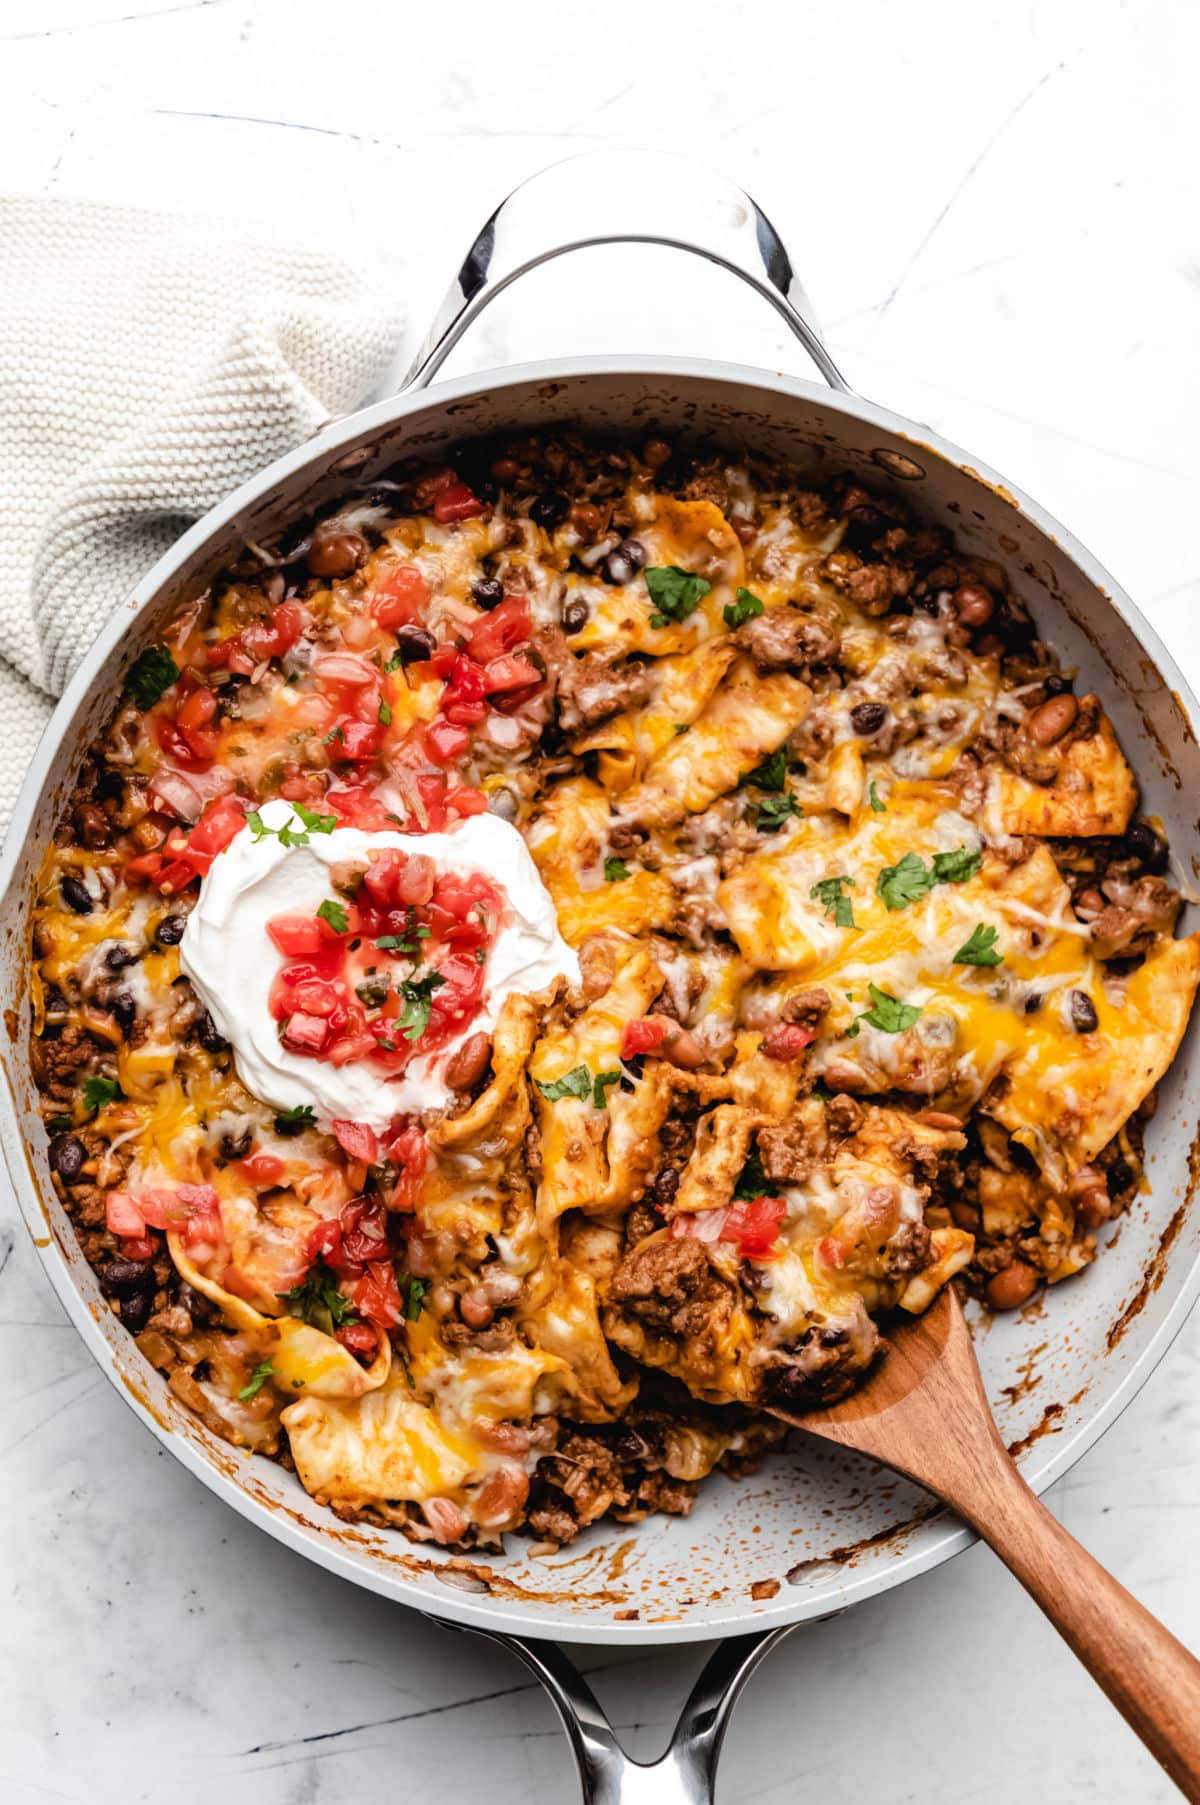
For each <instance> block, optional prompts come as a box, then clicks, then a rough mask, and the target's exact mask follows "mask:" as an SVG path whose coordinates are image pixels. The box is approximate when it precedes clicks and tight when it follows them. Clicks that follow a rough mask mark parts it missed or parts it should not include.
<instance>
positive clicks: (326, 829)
mask: <svg viewBox="0 0 1200 1805" xmlns="http://www.w3.org/2000/svg"><path fill="white" fill-rule="evenodd" d="M292 808H293V810H294V813H293V814H292V815H291V816H290V817H289V819H288V820H286V821H285V822H284V824H283V826H282V827H268V826H267V824H266V822H265V821H264V820H263V818H262V816H261V815H260V814H259V812H258V810H257V809H254V810H253V811H252V813H250V814H249V815H247V816H246V822H247V825H248V826H249V829H250V832H251V833H252V834H253V836H254V842H255V845H257V844H258V842H259V841H260V840H266V839H269V838H270V836H271V835H272V834H274V835H276V836H277V837H278V839H279V844H280V845H281V846H289V847H290V846H307V845H308V837H309V835H310V834H331V833H332V832H333V830H334V828H335V827H336V826H337V821H338V818H337V816H336V815H318V814H316V813H315V812H314V811H313V810H312V809H308V808H305V806H304V804H303V803H302V802H293V804H292Z"/></svg>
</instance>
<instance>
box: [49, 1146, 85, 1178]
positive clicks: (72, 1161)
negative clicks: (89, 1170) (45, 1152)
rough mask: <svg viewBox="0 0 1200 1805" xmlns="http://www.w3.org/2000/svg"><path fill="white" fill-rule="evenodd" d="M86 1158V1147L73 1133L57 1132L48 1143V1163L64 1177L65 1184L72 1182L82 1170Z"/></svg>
mask: <svg viewBox="0 0 1200 1805" xmlns="http://www.w3.org/2000/svg"><path fill="white" fill-rule="evenodd" d="M86 1158H87V1148H86V1147H85V1146H84V1144H83V1142H82V1141H81V1140H79V1139H78V1138H77V1136H75V1135H73V1134H58V1135H55V1137H54V1139H53V1140H52V1141H51V1143H50V1164H51V1165H52V1166H53V1168H54V1170H55V1171H56V1172H57V1173H58V1176H59V1177H60V1178H62V1179H65V1180H66V1182H67V1184H69V1185H70V1184H74V1183H75V1180H76V1179H77V1178H78V1177H79V1174H80V1173H81V1172H82V1171H83V1162H84V1160H85V1159H86Z"/></svg>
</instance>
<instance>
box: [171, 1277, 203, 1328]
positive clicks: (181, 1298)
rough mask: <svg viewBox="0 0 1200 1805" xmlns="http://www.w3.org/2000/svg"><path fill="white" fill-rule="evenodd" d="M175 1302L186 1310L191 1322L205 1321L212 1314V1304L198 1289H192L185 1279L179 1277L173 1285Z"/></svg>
mask: <svg viewBox="0 0 1200 1805" xmlns="http://www.w3.org/2000/svg"><path fill="white" fill-rule="evenodd" d="M175 1302H176V1303H177V1304H179V1305H180V1306H181V1308H183V1309H184V1310H186V1311H187V1313H188V1315H189V1316H190V1317H191V1319H192V1321H193V1322H207V1320H208V1318H209V1317H210V1316H211V1315H212V1305H211V1304H210V1303H209V1301H208V1299H207V1298H206V1297H205V1296H204V1295H203V1293H202V1292H200V1291H193V1290H192V1287H191V1286H190V1285H189V1284H188V1282H187V1280H186V1279H180V1281H179V1283H178V1284H177V1285H176V1287H175Z"/></svg>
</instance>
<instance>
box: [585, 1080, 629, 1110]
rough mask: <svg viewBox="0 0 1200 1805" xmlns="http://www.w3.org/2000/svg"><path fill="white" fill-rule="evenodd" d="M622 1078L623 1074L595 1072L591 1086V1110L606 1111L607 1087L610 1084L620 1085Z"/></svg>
mask: <svg viewBox="0 0 1200 1805" xmlns="http://www.w3.org/2000/svg"><path fill="white" fill-rule="evenodd" d="M622 1076H623V1074H622V1073H621V1072H597V1073H596V1076H595V1079H594V1081H593V1084H592V1108H593V1109H607V1108H608V1087H609V1085H610V1084H620V1082H621V1078H622Z"/></svg>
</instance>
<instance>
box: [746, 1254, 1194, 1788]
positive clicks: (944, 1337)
mask: <svg viewBox="0 0 1200 1805" xmlns="http://www.w3.org/2000/svg"><path fill="white" fill-rule="evenodd" d="M889 1343H890V1345H889V1350H888V1353H887V1355H886V1357H885V1358H884V1359H883V1360H882V1361H880V1363H879V1366H878V1367H877V1368H876V1370H875V1371H874V1373H873V1374H872V1375H871V1376H870V1377H869V1378H868V1379H867V1381H866V1383H865V1384H864V1385H863V1386H861V1387H860V1389H859V1390H858V1391H855V1392H852V1393H851V1395H850V1396H849V1397H848V1398H846V1399H844V1400H843V1401H842V1402H841V1403H840V1404H834V1405H833V1406H831V1407H830V1408H829V1409H827V1410H814V1411H811V1412H810V1413H809V1414H808V1415H805V1416H791V1415H789V1414H788V1412H787V1411H784V1410H777V1411H775V1412H773V1414H774V1415H775V1416H780V1417H782V1418H783V1419H784V1421H785V1422H788V1423H793V1424H794V1425H795V1426H796V1428H798V1429H804V1430H805V1431H807V1433H808V1434H809V1435H819V1436H821V1437H822V1439H823V1440H825V1441H831V1442H838V1443H840V1444H841V1446H842V1447H845V1448H854V1449H857V1451H858V1452H859V1453H860V1454H869V1455H870V1456H871V1458H872V1459H873V1460H878V1461H881V1462H882V1463H883V1465H884V1466H888V1467H894V1468H895V1470H896V1471H897V1472H898V1473H904V1474H905V1475H906V1476H907V1477H908V1478H909V1479H915V1480H916V1481H917V1483H918V1484H919V1485H923V1486H925V1487H927V1488H928V1490H929V1491H931V1492H934V1493H936V1494H937V1496H938V1497H939V1498H941V1499H943V1500H944V1502H945V1503H947V1504H949V1505H950V1506H951V1507H952V1508H953V1509H954V1510H955V1511H957V1513H958V1515H959V1516H960V1517H962V1518H963V1519H964V1520H965V1521H966V1522H968V1523H969V1524H970V1525H971V1527H972V1528H973V1529H975V1530H977V1531H978V1532H979V1534H980V1535H981V1536H982V1537H983V1539H984V1541H985V1542H987V1543H988V1545H989V1546H990V1547H991V1548H992V1549H993V1550H994V1552H995V1553H996V1554H998V1555H999V1556H1000V1559H1001V1560H1002V1561H1003V1562H1004V1564H1005V1566H1006V1567H1007V1568H1008V1569H1009V1571H1010V1572H1011V1573H1014V1574H1015V1575H1016V1577H1017V1578H1018V1579H1019V1580H1020V1582H1021V1584H1022V1585H1023V1586H1024V1588H1025V1590H1026V1591H1027V1592H1028V1593H1029V1595H1030V1597H1031V1598H1032V1599H1033V1600H1034V1602H1035V1604H1037V1605H1039V1606H1040V1608H1041V1609H1042V1610H1043V1611H1044V1612H1045V1614H1046V1616H1047V1617H1048V1618H1049V1619H1050V1621H1051V1623H1052V1624H1053V1625H1054V1627H1055V1629H1056V1630H1058V1632H1059V1634H1060V1635H1062V1636H1064V1637H1065V1638H1066V1640H1067V1641H1068V1642H1069V1643H1070V1645H1071V1647H1072V1648H1073V1649H1074V1651H1075V1653H1076V1654H1077V1655H1078V1656H1079V1659H1080V1660H1081V1661H1082V1662H1083V1664H1084V1666H1085V1667H1086V1668H1087V1669H1088V1671H1089V1672H1090V1673H1091V1675H1092V1677H1093V1679H1095V1680H1098V1681H1099V1683H1100V1685H1101V1686H1102V1687H1103V1688H1104V1690H1105V1692H1107V1694H1108V1696H1109V1698H1110V1699H1111V1700H1112V1702H1113V1704H1114V1705H1115V1706H1116V1707H1117V1709H1118V1711H1120V1712H1121V1714H1122V1716H1123V1717H1124V1718H1125V1720H1126V1722H1127V1723H1128V1724H1129V1725H1130V1726H1131V1728H1132V1729H1133V1730H1135V1731H1136V1733H1137V1734H1138V1735H1139V1736H1140V1737H1141V1739H1142V1741H1143V1742H1144V1743H1145V1744H1146V1747H1147V1748H1148V1749H1149V1750H1150V1752H1151V1754H1152V1755H1154V1756H1155V1757H1156V1758H1157V1759H1158V1760H1159V1761H1161V1763H1162V1765H1163V1766H1164V1767H1165V1768H1166V1770H1167V1772H1168V1774H1170V1776H1171V1778H1172V1780H1174V1782H1175V1784H1176V1785H1177V1786H1178V1787H1179V1789H1180V1791H1181V1792H1182V1793H1183V1794H1184V1795H1185V1797H1187V1798H1188V1799H1190V1800H1192V1801H1193V1805H1200V1661H1197V1660H1196V1658H1195V1657H1194V1656H1193V1655H1191V1654H1189V1653H1188V1651H1187V1649H1186V1648H1184V1646H1183V1644H1182V1643H1181V1642H1177V1641H1176V1639H1175V1637H1174V1636H1173V1635H1172V1634H1171V1633H1170V1631H1169V1630H1167V1629H1164V1628H1163V1626H1162V1624H1161V1623H1159V1621H1158V1619H1157V1618H1156V1617H1152V1616H1151V1615H1150V1612H1149V1611H1147V1610H1146V1609H1145V1607H1144V1606H1143V1605H1140V1604H1139V1603H1138V1601H1137V1599H1136V1598H1134V1597H1133V1596H1132V1595H1131V1594H1130V1593H1129V1592H1127V1591H1126V1590H1125V1588H1124V1586H1121V1585H1118V1584H1117V1581H1116V1580H1115V1579H1114V1578H1113V1577H1112V1575H1111V1574H1110V1573H1106V1572H1105V1570H1104V1568H1103V1567H1102V1566H1101V1565H1100V1563H1099V1562H1098V1561H1096V1560H1093V1558H1092V1556H1091V1555H1090V1554H1089V1553H1088V1552H1087V1550H1086V1548H1082V1547H1081V1546H1080V1545H1079V1543H1078V1542H1077V1541H1076V1540H1075V1538H1074V1536H1071V1535H1068V1534H1067V1531H1066V1530H1065V1529H1064V1528H1063V1526H1062V1524H1061V1523H1059V1522H1058V1521H1057V1520H1056V1519H1055V1518H1054V1517H1052V1516H1051V1515H1050V1512H1049V1511H1048V1510H1047V1509H1046V1507H1045V1505H1044V1504H1042V1503H1041V1502H1040V1501H1039V1500H1038V1499H1037V1498H1036V1497H1035V1496H1034V1494H1033V1493H1032V1492H1031V1491H1030V1489H1029V1487H1028V1486H1027V1485H1026V1483H1025V1481H1024V1480H1023V1479H1022V1477H1021V1475H1020V1473H1019V1472H1018V1471H1017V1468H1016V1465H1015V1464H1014V1462H1013V1460H1012V1457H1011V1456H1010V1455H1009V1453H1008V1451H1007V1449H1006V1448H1005V1446H1004V1444H1003V1442H1002V1441H1001V1440H1000V1436H999V1432H998V1431H997V1428H996V1424H995V1421H994V1420H993V1417H992V1412H991V1409H990V1407H989V1405H988V1401H987V1397H986V1395H985V1393H984V1389H983V1380H982V1378H981V1377H980V1373H979V1366H978V1364H977V1362H976V1359H975V1350H974V1348H973V1347H972V1345H971V1337H970V1334H969V1333H968V1331H967V1325H966V1321H965V1319H964V1317H963V1313H962V1307H961V1305H960V1304H959V1302H958V1298H957V1296H956V1295H955V1293H954V1290H953V1288H951V1287H947V1289H946V1290H944V1291H943V1292H942V1294H941V1296H940V1298H939V1299H938V1301H937V1303H936V1304H934V1305H933V1307H932V1308H931V1309H930V1310H929V1311H927V1312H926V1314H925V1315H924V1316H918V1317H915V1318H914V1319H913V1320H912V1321H911V1322H905V1323H904V1324H903V1325H902V1326H901V1327H900V1328H899V1329H897V1331H896V1332H895V1333H894V1334H893V1335H891V1336H890V1337H889Z"/></svg>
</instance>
